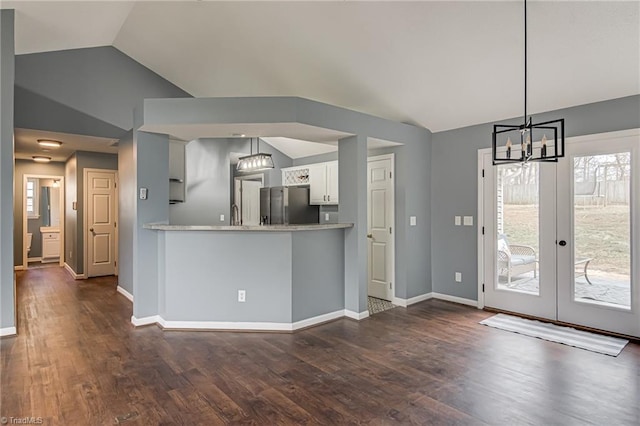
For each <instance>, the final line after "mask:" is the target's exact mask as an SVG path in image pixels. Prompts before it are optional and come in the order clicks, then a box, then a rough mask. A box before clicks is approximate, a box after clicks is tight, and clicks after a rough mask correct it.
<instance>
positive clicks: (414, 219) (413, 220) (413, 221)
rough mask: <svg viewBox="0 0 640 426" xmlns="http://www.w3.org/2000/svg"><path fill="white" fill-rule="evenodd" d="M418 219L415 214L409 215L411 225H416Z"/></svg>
mask: <svg viewBox="0 0 640 426" xmlns="http://www.w3.org/2000/svg"><path fill="white" fill-rule="evenodd" d="M416 223H417V219H416V217H415V216H409V226H416Z"/></svg>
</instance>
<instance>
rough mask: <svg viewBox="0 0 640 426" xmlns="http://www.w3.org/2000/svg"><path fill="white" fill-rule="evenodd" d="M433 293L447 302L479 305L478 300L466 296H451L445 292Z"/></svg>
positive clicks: (435, 297)
mask: <svg viewBox="0 0 640 426" xmlns="http://www.w3.org/2000/svg"><path fill="white" fill-rule="evenodd" d="M431 294H432V295H433V298H434V299H439V300H446V301H447V302H455V303H459V304H461V305H468V306H473V307H474V308H477V307H478V301H477V300H471V299H465V298H464V297H458V296H450V295H448V294H443V293H431Z"/></svg>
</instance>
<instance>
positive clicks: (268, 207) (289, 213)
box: [260, 186, 320, 225]
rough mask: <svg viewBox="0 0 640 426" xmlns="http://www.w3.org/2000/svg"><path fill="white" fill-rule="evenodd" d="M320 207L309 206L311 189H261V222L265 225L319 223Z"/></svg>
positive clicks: (294, 187)
mask: <svg viewBox="0 0 640 426" xmlns="http://www.w3.org/2000/svg"><path fill="white" fill-rule="evenodd" d="M319 220H320V210H319V206H310V205H309V188H306V187H296V186H274V187H271V188H261V189H260V221H261V223H263V224H265V225H277V224H284V225H298V224H304V223H319Z"/></svg>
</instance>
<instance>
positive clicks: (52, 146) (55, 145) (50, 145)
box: [38, 139, 62, 148]
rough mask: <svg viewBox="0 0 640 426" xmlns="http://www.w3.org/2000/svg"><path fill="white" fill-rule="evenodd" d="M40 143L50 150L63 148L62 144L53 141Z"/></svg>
mask: <svg viewBox="0 0 640 426" xmlns="http://www.w3.org/2000/svg"><path fill="white" fill-rule="evenodd" d="M38 143H39V144H40V146H46V147H49V148H60V147H61V146H62V142H60V141H55V140H53V139H38Z"/></svg>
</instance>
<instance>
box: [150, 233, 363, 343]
mask: <svg viewBox="0 0 640 426" xmlns="http://www.w3.org/2000/svg"><path fill="white" fill-rule="evenodd" d="M352 226H353V225H352V224H324V225H320V224H313V225H266V226H206V225H199V226H185V225H166V224H147V225H145V226H144V227H145V228H146V229H150V230H155V231H157V233H158V257H159V258H158V264H159V265H161V267H160V273H159V277H158V281H159V294H158V301H159V313H158V318H157V319H156V321H155V322H157V323H158V324H159V325H160V326H162V327H164V328H166V329H209V330H228V329H232V330H237V329H245V330H262V331H265V330H269V331H293V330H297V329H300V328H303V327H307V326H309V325H313V324H317V323H320V322H324V321H329V320H332V319H335V318H340V317H343V316H345V309H344V291H345V290H344V232H345V230H348V229H350V228H352ZM242 299H244V300H242Z"/></svg>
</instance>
